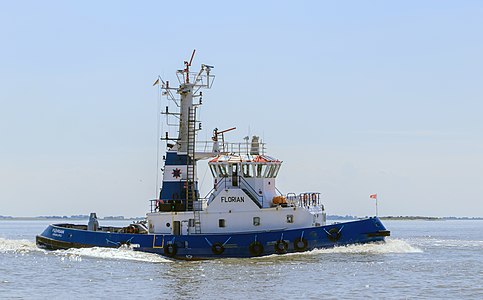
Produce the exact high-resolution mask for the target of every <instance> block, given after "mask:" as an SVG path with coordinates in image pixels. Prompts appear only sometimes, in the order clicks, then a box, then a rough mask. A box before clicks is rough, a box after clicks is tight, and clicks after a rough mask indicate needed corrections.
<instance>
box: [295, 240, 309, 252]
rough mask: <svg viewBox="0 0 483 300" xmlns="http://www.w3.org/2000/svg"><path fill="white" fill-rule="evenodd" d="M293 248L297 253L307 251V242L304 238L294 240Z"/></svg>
mask: <svg viewBox="0 0 483 300" xmlns="http://www.w3.org/2000/svg"><path fill="white" fill-rule="evenodd" d="M293 248H294V249H295V251H298V252H301V251H305V250H307V240H306V239H304V238H297V239H295V240H294V241H293Z"/></svg>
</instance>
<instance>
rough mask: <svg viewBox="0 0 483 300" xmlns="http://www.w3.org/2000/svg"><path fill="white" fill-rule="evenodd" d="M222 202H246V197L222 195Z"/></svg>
mask: <svg viewBox="0 0 483 300" xmlns="http://www.w3.org/2000/svg"><path fill="white" fill-rule="evenodd" d="M221 202H245V197H221Z"/></svg>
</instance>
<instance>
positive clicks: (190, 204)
mask: <svg viewBox="0 0 483 300" xmlns="http://www.w3.org/2000/svg"><path fill="white" fill-rule="evenodd" d="M187 143H188V144H187V147H186V149H187V161H186V209H187V210H188V211H191V210H192V211H193V214H194V223H195V224H194V225H195V232H196V233H201V222H200V210H199V207H196V205H195V201H197V200H198V195H197V192H196V178H195V176H196V174H195V166H196V159H195V149H196V146H195V145H196V107H190V108H189V109H188V139H187Z"/></svg>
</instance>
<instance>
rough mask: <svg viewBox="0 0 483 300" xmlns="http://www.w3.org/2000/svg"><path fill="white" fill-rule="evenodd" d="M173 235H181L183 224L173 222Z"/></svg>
mask: <svg viewBox="0 0 483 300" xmlns="http://www.w3.org/2000/svg"><path fill="white" fill-rule="evenodd" d="M173 235H181V222H180V221H174V222H173Z"/></svg>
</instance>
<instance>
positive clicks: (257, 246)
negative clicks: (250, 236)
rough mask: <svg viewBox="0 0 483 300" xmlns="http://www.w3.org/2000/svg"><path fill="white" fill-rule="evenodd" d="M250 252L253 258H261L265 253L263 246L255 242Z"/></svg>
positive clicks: (251, 245) (249, 247)
mask: <svg viewBox="0 0 483 300" xmlns="http://www.w3.org/2000/svg"><path fill="white" fill-rule="evenodd" d="M248 250H249V251H250V254H251V255H252V256H259V255H261V254H262V253H263V245H262V243H260V242H257V241H255V242H252V243H251V244H250V246H248Z"/></svg>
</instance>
